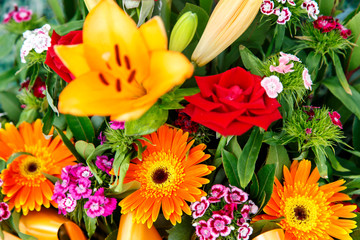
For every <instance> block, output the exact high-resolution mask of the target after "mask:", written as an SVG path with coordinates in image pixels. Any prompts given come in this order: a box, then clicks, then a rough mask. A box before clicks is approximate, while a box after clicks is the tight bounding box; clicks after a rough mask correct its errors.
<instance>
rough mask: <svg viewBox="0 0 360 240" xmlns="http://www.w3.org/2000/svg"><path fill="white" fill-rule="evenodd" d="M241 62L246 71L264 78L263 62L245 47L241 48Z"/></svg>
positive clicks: (241, 46)
mask: <svg viewBox="0 0 360 240" xmlns="http://www.w3.org/2000/svg"><path fill="white" fill-rule="evenodd" d="M239 51H240V56H241V60H242V62H243V64H244V66H245V68H246V69H248V70H250V72H251V73H252V74H255V75H258V76H262V75H263V73H262V72H261V69H262V67H263V63H262V61H261V60H260V59H259V58H258V57H256V56H255V55H254V54H253V53H252V52H251V51H250V50H249V49H247V48H246V47H245V46H243V45H240V46H239Z"/></svg>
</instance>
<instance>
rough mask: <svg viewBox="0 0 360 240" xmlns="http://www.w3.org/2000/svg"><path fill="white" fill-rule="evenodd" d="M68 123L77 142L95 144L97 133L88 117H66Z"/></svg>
mask: <svg viewBox="0 0 360 240" xmlns="http://www.w3.org/2000/svg"><path fill="white" fill-rule="evenodd" d="M65 118H66V122H67V123H68V126H69V128H70V130H71V131H72V133H73V134H74V137H75V138H76V139H77V140H83V141H86V142H93V141H94V139H95V131H94V128H93V126H92V123H91V120H90V119H89V118H88V117H75V116H72V115H65Z"/></svg>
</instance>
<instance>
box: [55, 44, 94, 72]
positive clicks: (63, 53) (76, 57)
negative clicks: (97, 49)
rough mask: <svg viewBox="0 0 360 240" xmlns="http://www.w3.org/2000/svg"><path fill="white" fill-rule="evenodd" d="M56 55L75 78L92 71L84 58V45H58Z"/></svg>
mask: <svg viewBox="0 0 360 240" xmlns="http://www.w3.org/2000/svg"><path fill="white" fill-rule="evenodd" d="M54 49H55V52H56V54H57V55H58V57H59V58H60V59H61V61H62V62H63V63H64V65H65V66H66V67H67V68H68V69H69V70H70V72H71V73H72V74H73V75H74V76H75V77H79V76H81V75H83V74H85V73H87V72H89V71H90V67H89V65H88V63H87V61H86V58H85V56H84V45H83V44H78V45H56V46H55V47H54Z"/></svg>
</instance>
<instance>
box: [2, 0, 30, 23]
mask: <svg viewBox="0 0 360 240" xmlns="http://www.w3.org/2000/svg"><path fill="white" fill-rule="evenodd" d="M31 15H32V11H31V10H29V9H27V7H18V6H17V5H16V4H14V9H13V10H12V11H10V12H8V13H6V14H5V15H4V20H3V23H8V22H10V20H11V19H14V20H15V22H17V23H21V22H27V21H29V20H30V19H31Z"/></svg>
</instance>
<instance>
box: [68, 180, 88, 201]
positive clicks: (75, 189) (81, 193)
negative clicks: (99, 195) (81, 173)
mask: <svg viewBox="0 0 360 240" xmlns="http://www.w3.org/2000/svg"><path fill="white" fill-rule="evenodd" d="M90 186H91V181H90V180H89V179H87V178H80V179H79V180H78V182H77V184H71V185H70V187H69V192H70V194H71V196H72V197H73V198H74V199H75V200H80V199H81V198H88V197H90V195H91V192H92V190H91V189H90V188H89V187H90Z"/></svg>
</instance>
